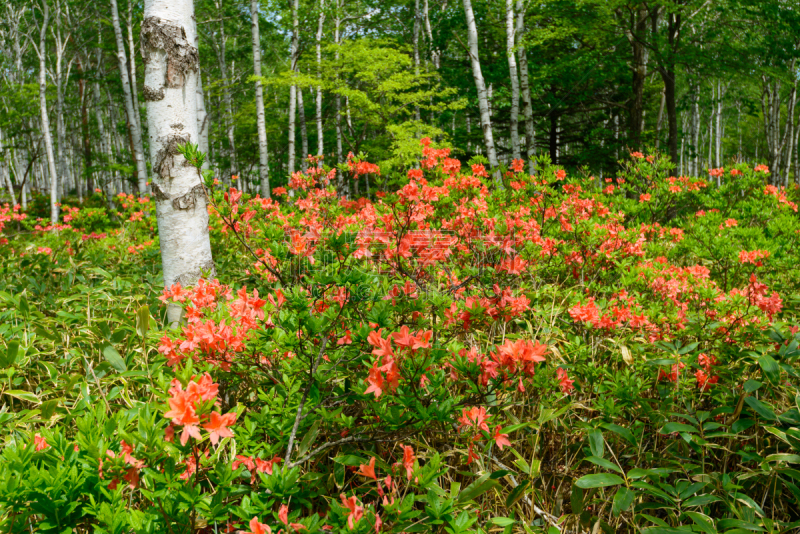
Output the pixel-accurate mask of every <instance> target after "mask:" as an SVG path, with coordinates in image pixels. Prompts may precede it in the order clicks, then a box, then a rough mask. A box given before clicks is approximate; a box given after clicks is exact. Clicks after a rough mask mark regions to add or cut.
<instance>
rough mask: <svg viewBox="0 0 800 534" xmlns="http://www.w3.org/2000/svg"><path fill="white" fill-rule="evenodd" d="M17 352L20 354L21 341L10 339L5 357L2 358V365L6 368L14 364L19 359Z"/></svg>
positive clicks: (0, 363) (0, 361)
mask: <svg viewBox="0 0 800 534" xmlns="http://www.w3.org/2000/svg"><path fill="white" fill-rule="evenodd" d="M17 354H19V341H17V340H14V341H9V342H8V349H7V350H6V354H5V357H3V358H2V360H0V367H3V368H6V367H11V366H12V365H14V364H15V363H16V361H17Z"/></svg>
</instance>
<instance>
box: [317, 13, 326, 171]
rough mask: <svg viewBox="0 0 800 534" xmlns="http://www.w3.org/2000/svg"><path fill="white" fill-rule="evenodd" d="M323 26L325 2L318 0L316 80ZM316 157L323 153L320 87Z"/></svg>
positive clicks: (320, 93) (319, 70) (319, 71)
mask: <svg viewBox="0 0 800 534" xmlns="http://www.w3.org/2000/svg"><path fill="white" fill-rule="evenodd" d="M324 25H325V0H319V18H318V19H317V36H316V37H317V78H321V77H322V32H323V29H324ZM316 104H317V109H316V117H315V119H316V123H317V156H322V155H323V154H324V153H325V136H324V132H323V131H322V87H321V86H319V85H318V86H317V102H316Z"/></svg>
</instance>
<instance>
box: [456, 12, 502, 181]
mask: <svg viewBox="0 0 800 534" xmlns="http://www.w3.org/2000/svg"><path fill="white" fill-rule="evenodd" d="M463 3H464V14H465V15H466V18H467V36H468V42H469V56H470V62H471V63H472V77H473V78H474V79H475V88H476V89H477V91H478V108H479V109H480V113H481V129H482V130H483V141H484V144H485V145H486V153H487V155H488V159H489V165H490V166H491V168H492V170H493V172H494V180H495V183H496V184H497V185H498V186H502V181H501V179H500V169H499V168H498V163H497V152H496V150H495V146H494V135H493V134H492V121H491V118H490V117H489V99H488V98H487V94H486V84H485V82H484V81H483V72H482V71H481V61H480V58H479V56H478V29H477V27H476V25H475V15H474V14H473V12H472V1H471V0H463Z"/></svg>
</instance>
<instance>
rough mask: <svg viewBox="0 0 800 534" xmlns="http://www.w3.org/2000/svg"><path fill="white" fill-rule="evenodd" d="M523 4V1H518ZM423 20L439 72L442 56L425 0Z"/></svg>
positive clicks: (432, 56) (433, 59)
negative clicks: (434, 40) (436, 44)
mask: <svg viewBox="0 0 800 534" xmlns="http://www.w3.org/2000/svg"><path fill="white" fill-rule="evenodd" d="M518 1H519V2H521V1H522V0H518ZM422 9H423V11H424V13H423V18H424V19H425V33H426V34H427V35H428V43H430V45H431V61H433V66H434V67H436V70H439V67H440V66H441V59H440V57H441V55H440V53H439V50H438V49H437V48H436V46H435V45H434V43H433V28H432V27H431V17H430V11H429V9H428V0H425V1H424V3H423V8H422Z"/></svg>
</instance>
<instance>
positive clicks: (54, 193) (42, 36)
mask: <svg viewBox="0 0 800 534" xmlns="http://www.w3.org/2000/svg"><path fill="white" fill-rule="evenodd" d="M42 16H43V20H42V26H41V27H40V29H39V47H38V48H37V49H36V54H37V55H38V56H39V112H40V114H41V119H42V136H44V147H45V154H46V156H47V170H48V173H49V174H50V222H51V223H52V224H56V223H57V222H58V211H59V210H58V172H57V171H56V160H55V156H54V155H53V136H52V134H51V133H50V118H49V117H48V115H47V64H46V59H47V25H48V24H49V23H50V7H49V6H48V5H47V0H42Z"/></svg>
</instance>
